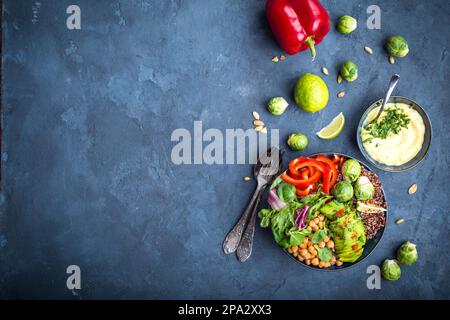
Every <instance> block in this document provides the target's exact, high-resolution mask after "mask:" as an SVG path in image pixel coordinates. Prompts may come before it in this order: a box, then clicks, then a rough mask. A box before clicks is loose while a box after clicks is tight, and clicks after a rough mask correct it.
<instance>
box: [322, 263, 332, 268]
mask: <svg viewBox="0 0 450 320" xmlns="http://www.w3.org/2000/svg"><path fill="white" fill-rule="evenodd" d="M323 266H324V268H329V267H331V263H330V262H325V264H324V265H323Z"/></svg>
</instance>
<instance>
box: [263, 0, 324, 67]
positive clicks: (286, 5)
mask: <svg viewBox="0 0 450 320" xmlns="http://www.w3.org/2000/svg"><path fill="white" fill-rule="evenodd" d="M266 15H267V20H268V21H269V25H270V28H271V29H272V32H273V34H274V36H275V39H276V40H277V42H278V44H279V45H280V46H281V48H283V50H284V51H286V52H287V53H288V54H296V53H298V52H300V51H304V50H306V49H308V48H309V49H310V51H311V55H312V58H313V60H314V58H315V56H316V50H315V45H318V44H319V43H320V42H321V41H322V39H323V38H324V37H325V36H326V35H327V33H328V31H330V18H329V16H328V13H327V12H326V10H325V9H324V8H323V7H322V5H321V4H320V2H319V1H318V0H268V1H267V2H266Z"/></svg>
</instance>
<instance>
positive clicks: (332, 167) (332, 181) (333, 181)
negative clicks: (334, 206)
mask: <svg viewBox="0 0 450 320" xmlns="http://www.w3.org/2000/svg"><path fill="white" fill-rule="evenodd" d="M316 160H317V161H320V162H323V163H326V164H327V165H328V166H329V167H330V170H331V177H330V179H329V180H328V181H329V182H330V183H329V190H331V188H333V186H334V185H335V184H336V181H337V177H338V172H337V170H336V165H335V164H334V163H333V161H331V160H330V159H329V158H328V157H325V156H317V157H316ZM324 179H325V178H324ZM324 189H325V188H324ZM324 192H325V190H324ZM325 193H327V192H325Z"/></svg>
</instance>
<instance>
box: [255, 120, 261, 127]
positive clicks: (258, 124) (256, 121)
mask: <svg viewBox="0 0 450 320" xmlns="http://www.w3.org/2000/svg"><path fill="white" fill-rule="evenodd" d="M253 125H254V126H256V127H258V126H264V122H262V121H261V120H253Z"/></svg>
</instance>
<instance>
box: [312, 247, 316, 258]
mask: <svg viewBox="0 0 450 320" xmlns="http://www.w3.org/2000/svg"><path fill="white" fill-rule="evenodd" d="M311 254H312V255H313V256H314V257H316V256H317V250H316V249H314V250H313V252H311Z"/></svg>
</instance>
